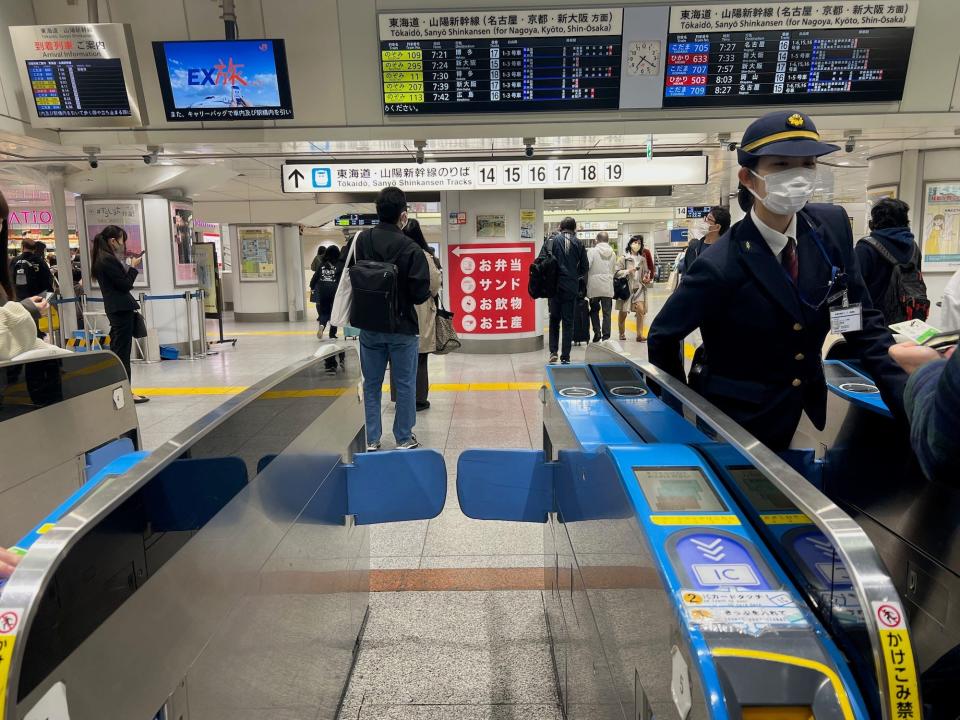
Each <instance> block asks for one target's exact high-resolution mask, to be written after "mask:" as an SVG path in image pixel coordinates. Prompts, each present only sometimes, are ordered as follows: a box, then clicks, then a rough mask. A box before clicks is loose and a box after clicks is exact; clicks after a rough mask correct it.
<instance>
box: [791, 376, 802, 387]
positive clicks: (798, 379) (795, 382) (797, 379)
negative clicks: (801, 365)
mask: <svg viewBox="0 0 960 720" xmlns="http://www.w3.org/2000/svg"><path fill="white" fill-rule="evenodd" d="M801 384H802V382H801V380H800V378H794V379H793V386H794V387H800V385H801Z"/></svg>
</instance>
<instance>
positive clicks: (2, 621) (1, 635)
mask: <svg viewBox="0 0 960 720" xmlns="http://www.w3.org/2000/svg"><path fill="white" fill-rule="evenodd" d="M20 615H21V611H20V610H13V609H9V608H0V718H2V717H5V715H4V713H5V712H6V705H7V681H8V678H9V676H10V665H11V663H12V662H13V644H14V642H15V641H16V639H17V626H18V625H19V624H20Z"/></svg>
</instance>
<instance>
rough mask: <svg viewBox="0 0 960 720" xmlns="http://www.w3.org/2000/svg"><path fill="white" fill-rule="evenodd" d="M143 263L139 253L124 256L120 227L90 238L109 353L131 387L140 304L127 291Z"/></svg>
mask: <svg viewBox="0 0 960 720" xmlns="http://www.w3.org/2000/svg"><path fill="white" fill-rule="evenodd" d="M125 261H126V262H125ZM142 262H143V260H142V253H141V254H140V255H134V256H132V257H128V256H127V233H126V231H125V230H124V229H123V228H122V227H119V226H117V225H108V226H107V227H105V228H104V229H103V230H102V231H101V232H100V233H99V234H98V235H97V236H96V237H94V238H93V251H92V254H91V258H90V265H91V267H92V268H93V276H94V277H95V278H96V279H97V282H98V283H100V292H101V293H102V295H103V309H104V310H105V311H106V313H107V319H108V320H109V321H110V350H112V351H113V353H114V354H115V355H116V356H117V357H119V358H120V362H122V363H123V369H124V370H126V371H127V379H128V380H130V385H131V388H132V386H133V378H132V376H131V374H130V351H131V350H132V349H133V333H134V328H135V325H136V315H137V311H138V310H139V309H140V305H139V304H138V303H137V301H136V299H134V297H133V295H132V294H131V293H130V291H131V290H132V289H133V283H134V281H135V280H136V279H137V275H138V274H139V270H138V268H139V267H140V264H141V263H142ZM127 263H129V264H127ZM148 400H149V398H146V397H143V396H142V395H134V396H133V401H134V402H135V403H137V404H140V403H145V402H147V401H148Z"/></svg>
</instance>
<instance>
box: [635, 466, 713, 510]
mask: <svg viewBox="0 0 960 720" xmlns="http://www.w3.org/2000/svg"><path fill="white" fill-rule="evenodd" d="M633 474H634V477H636V478H637V482H638V483H640V489H641V490H642V491H643V496H644V497H645V498H646V500H647V503H648V504H649V505H650V509H651V510H653V511H654V512H682V511H687V510H696V511H702V512H726V510H727V507H726V505H724V504H723V501H722V500H721V499H720V498H719V497H718V496H717V494H716V493H715V492H714V491H713V489H712V488H711V487H710V485H709V484H708V483H707V479H706V477H704V475H703V472H702V471H701V470H700V469H699V468H692V467H691V468H680V467H677V468H667V467H661V468H638V467H635V468H633Z"/></svg>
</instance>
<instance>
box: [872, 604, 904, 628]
mask: <svg viewBox="0 0 960 720" xmlns="http://www.w3.org/2000/svg"><path fill="white" fill-rule="evenodd" d="M877 620H879V621H880V624H881V625H883V626H884V627H888V628H895V627H899V626H900V624H901V623H902V622H903V617H902V616H901V615H900V609H899V608H897V607H895V606H893V605H890V604H888V603H884V604H882V605H878V606H877Z"/></svg>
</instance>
